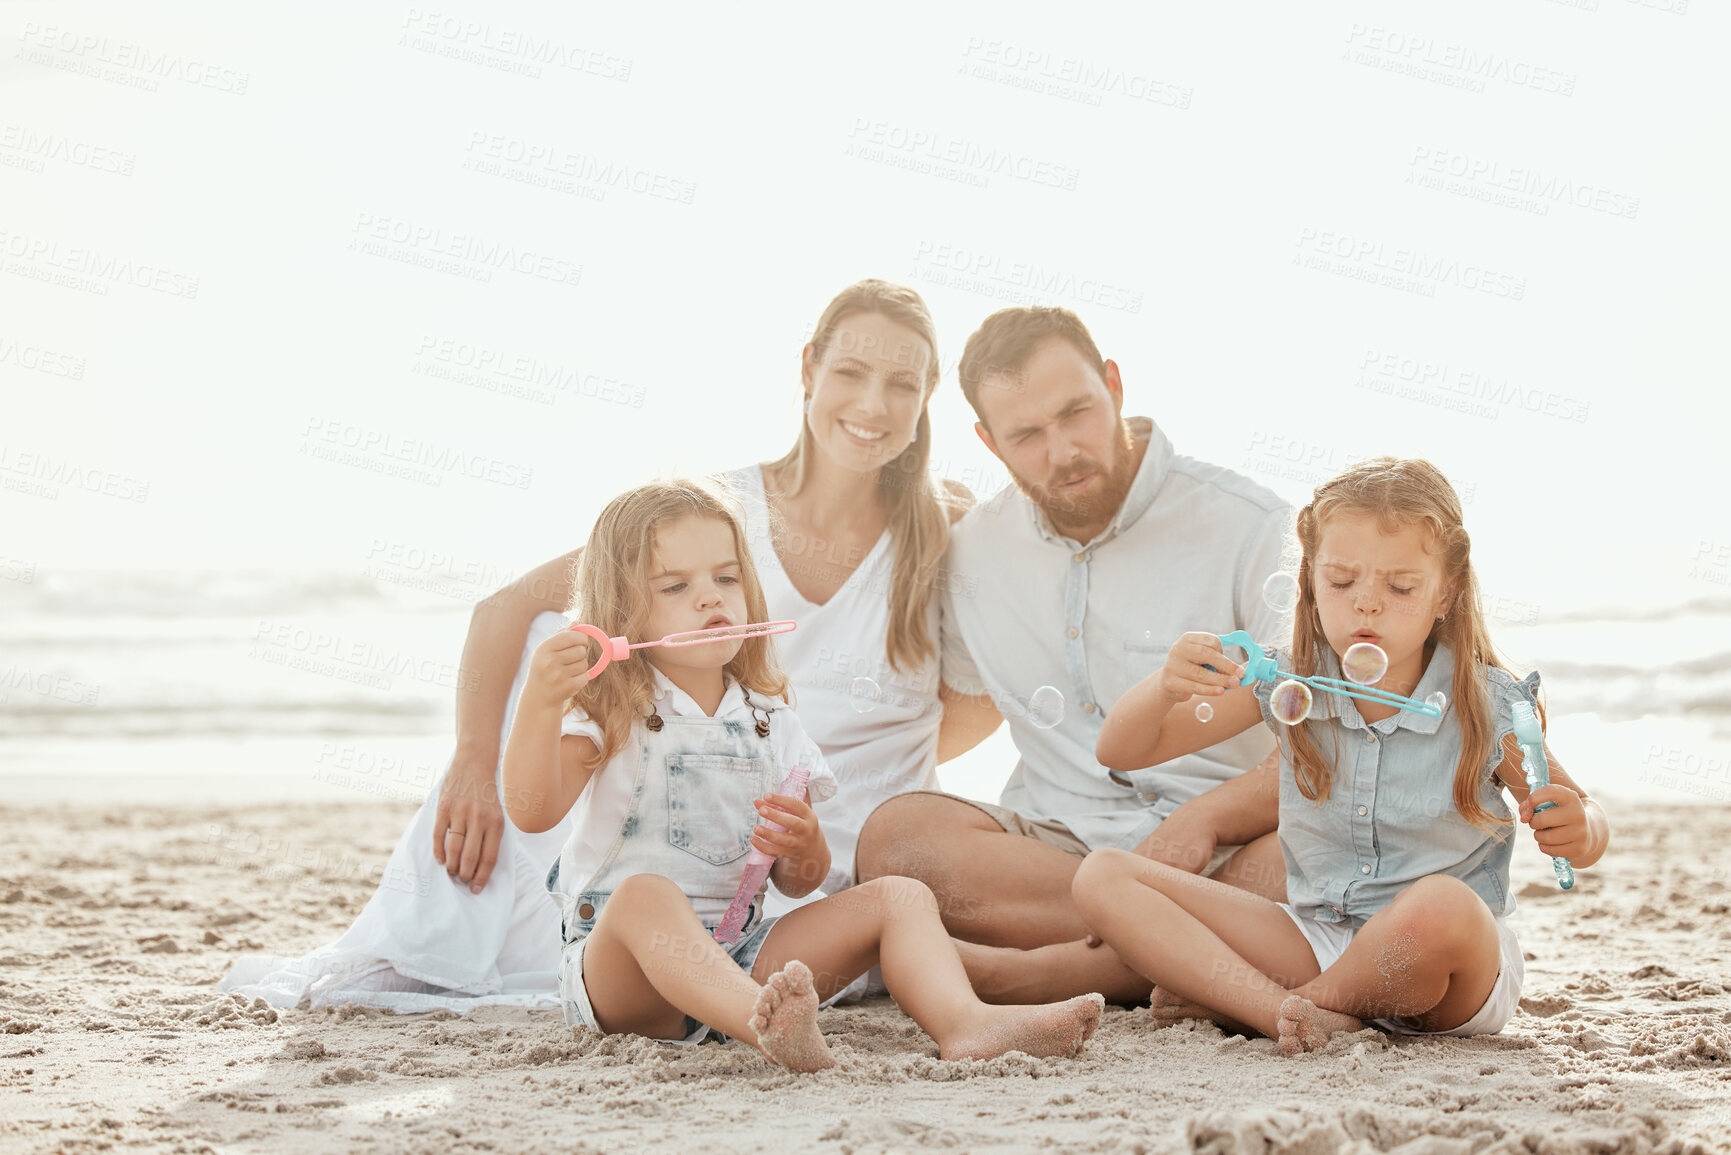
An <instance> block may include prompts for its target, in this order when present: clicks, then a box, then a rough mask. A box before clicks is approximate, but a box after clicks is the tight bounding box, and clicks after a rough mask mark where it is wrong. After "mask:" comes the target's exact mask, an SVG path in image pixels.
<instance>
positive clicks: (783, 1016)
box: [504, 482, 1102, 1071]
mask: <svg viewBox="0 0 1731 1155" xmlns="http://www.w3.org/2000/svg"><path fill="white" fill-rule="evenodd" d="M575 584H576V589H577V595H576V597H577V603H576V605H575V606H574V607H573V611H574V613H575V615H576V617H577V620H578V621H581V622H588V623H590V624H592V625H596V626H599V627H600V628H602V629H603V630H605V631H606V632H607V634H608V635H609V636H620V635H623V636H625V637H629V638H631V639H632V640H634V641H636V640H646V639H654V638H659V637H663V636H665V635H667V634H671V633H682V632H685V631H690V630H701V629H710V628H718V627H727V626H740V625H744V624H746V623H750V622H761V621H763V620H764V617H765V614H766V611H765V607H764V598H763V593H762V591H761V590H760V588H759V586H758V583H757V576H756V573H755V570H754V569H753V566H752V560H751V553H750V550H749V549H748V548H747V546H746V543H745V541H744V535H743V534H742V532H741V530H740V526H739V522H738V519H737V516H736V514H735V513H734V512H733V510H732V509H731V507H730V506H729V505H728V504H727V503H726V501H725V499H723V498H722V497H721V496H720V495H719V494H718V493H717V492H715V491H714V490H712V489H710V488H709V487H707V486H705V485H702V484H698V483H692V482H664V483H657V484H653V485H647V486H643V487H642V488H639V489H635V490H632V491H631V492H629V493H626V494H624V495H623V496H621V497H619V498H616V499H615V500H614V501H613V502H612V503H611V504H609V505H608V507H607V508H606V509H605V510H603V511H602V513H601V516H600V518H599V519H598V520H597V521H596V524H595V529H594V532H593V533H592V534H591V536H590V538H589V544H588V547H587V548H586V549H585V550H584V551H583V557H582V561H581V563H580V568H579V571H578V573H577V575H576V583H575ZM590 665H591V659H590V654H589V649H588V639H586V638H585V637H584V636H583V635H581V634H577V633H573V632H569V631H565V632H562V633H560V634H559V635H557V636H555V637H553V638H551V639H549V640H548V641H546V642H544V643H543V644H542V645H541V646H540V647H539V649H538V650H537V651H536V653H535V655H534V658H533V659H532V664H531V667H530V674H529V678H528V680H527V682H526V683H525V685H524V688H523V692H522V695H521V699H520V701H519V705H518V710H517V718H516V722H515V724H514V725H513V727H512V730H511V736H510V739H509V741H508V743H507V745H506V750H505V769H504V774H505V782H506V784H507V790H506V795H505V797H506V811H507V813H508V814H509V815H510V818H511V820H512V821H513V822H514V823H516V824H517V825H518V826H519V827H520V828H522V829H523V830H526V831H530V832H534V831H539V830H545V829H547V828H548V827H550V826H552V825H554V824H555V823H557V822H558V821H559V820H560V818H561V817H563V816H564V815H565V814H566V813H567V811H570V812H571V813H572V817H573V819H574V821H573V823H572V833H571V838H570V841H569V842H568V843H567V844H566V846H565V850H564V852H563V853H562V854H561V855H560V858H559V860H558V862H557V863H556V864H555V866H554V868H553V870H552V871H551V872H550V873H549V877H548V888H549V889H550V890H552V891H553V892H554V893H555V894H556V895H557V896H558V897H559V898H560V902H561V907H562V912H563V928H564V939H565V943H566V946H565V949H564V955H563V959H562V963H561V968H560V998H561V1000H562V1002H563V1003H564V1006H565V1016H566V1020H567V1021H568V1022H571V1023H582V1024H583V1025H585V1026H589V1027H594V1028H597V1029H599V1030H602V1031H606V1032H609V1033H612V1032H632V1033H636V1034H641V1035H647V1036H649V1037H651V1038H656V1039H661V1040H665V1041H668V1042H674V1043H688V1044H689V1043H697V1042H701V1041H702V1040H703V1039H704V1038H705V1037H706V1036H707V1035H709V1034H710V1033H711V1032H712V1031H713V1032H715V1033H718V1034H721V1035H723V1037H733V1038H739V1039H744V1040H746V1041H748V1042H751V1043H753V1044H754V1045H756V1047H757V1048H758V1049H759V1050H760V1051H762V1052H763V1053H764V1054H765V1055H766V1056H767V1057H769V1058H770V1059H771V1060H773V1061H774V1062H776V1063H779V1064H781V1065H782V1066H784V1067H788V1068H791V1069H794V1070H801V1071H813V1070H819V1069H822V1068H825V1067H828V1066H831V1065H833V1060H832V1059H831V1057H830V1053H829V1048H828V1046H827V1045H826V1044H825V1042H824V1039H823V1036H822V1034H821V1033H820V1032H819V1030H818V1027H817V1011H818V1007H819V1002H820V1000H823V999H827V998H829V997H830V996H832V995H834V994H836V993H839V992H840V991H842V990H843V989H844V988H846V987H847V985H848V984H849V983H850V982H851V981H852V980H853V979H854V978H856V977H857V976H859V975H861V974H863V973H865V972H866V971H867V970H870V969H871V968H872V967H873V966H879V965H881V967H882V970H883V976H884V982H885V984H886V985H887V986H888V987H889V990H890V993H891V994H892V995H894V996H895V998H896V1000H897V1001H898V1002H899V1003H900V1004H901V1006H902V1008H903V1009H904V1010H906V1011H907V1012H908V1013H909V1014H910V1015H911V1016H912V1017H913V1019H914V1021H915V1022H917V1023H919V1025H920V1026H921V1027H922V1028H924V1029H925V1030H926V1032H927V1033H928V1034H930V1035H931V1036H932V1037H933V1038H934V1039H935V1040H937V1043H938V1047H939V1052H940V1054H941V1055H942V1056H943V1057H944V1058H989V1057H992V1056H996V1055H1000V1054H1003V1053H1005V1052H1008V1051H1011V1050H1020V1051H1025V1052H1027V1053H1029V1054H1034V1055H1042V1056H1050V1055H1070V1054H1074V1053H1076V1051H1078V1050H1079V1049H1080V1048H1081V1046H1082V1044H1083V1043H1084V1042H1085V1041H1086V1040H1087V1039H1088V1037H1089V1036H1090V1035H1091V1034H1092V1033H1093V1030H1094V1028H1095V1026H1096V1025H1097V1024H1098V1022H1099V1017H1100V1008H1101V1003H1102V1000H1101V998H1100V996H1099V995H1089V996H1084V997H1082V998H1077V999H1071V1000H1069V1001H1068V1002H1064V1003H1052V1004H1047V1005H1044V1006H988V1005H986V1004H985V1003H982V1002H981V1001H980V1000H979V999H978V998H976V997H975V996H974V992H973V989H972V988H971V987H970V986H969V984H968V980H967V976H966V974H965V973H964V972H963V970H962V964H961V961H960V960H959V958H958V957H957V955H956V950H955V947H954V945H953V944H952V943H951V941H950V937H949V933H948V932H947V931H946V930H945V929H944V926H943V922H942V919H941V918H940V917H939V914H938V909H937V904H936V902H935V901H934V900H933V898H932V895H931V892H930V891H929V890H928V889H927V888H926V887H925V886H924V885H923V884H921V883H919V882H916V881H913V880H911V879H905V878H883V879H876V880H874V881H872V882H868V883H865V884H863V885H861V886H857V887H854V888H852V889H851V890H847V891H845V892H843V893H842V894H840V895H837V896H834V897H831V898H826V899H822V900H820V901H818V902H815V903H812V904H810V905H807V906H804V907H801V908H800V909H798V910H795V911H793V912H791V913H789V914H787V915H785V916H783V917H781V918H779V919H773V918H767V919H766V918H764V917H763V916H762V909H761V908H762V895H761V894H760V895H759V897H758V899H757V901H756V902H754V903H753V905H752V908H751V913H750V914H749V915H748V917H747V920H746V923H745V927H744V930H743V931H742V932H741V936H740V938H739V939H738V940H737V941H736V942H734V943H733V944H731V945H730V946H728V947H723V946H721V945H719V944H717V943H716V941H715V939H714V930H715V928H716V927H717V926H718V925H719V924H720V922H721V920H722V917H723V914H724V913H725V911H726V908H727V906H728V904H729V902H730V901H731V900H732V898H733V896H734V893H735V891H736V890H737V888H738V887H739V884H740V879H741V877H742V876H743V874H744V871H745V860H746V856H747V854H748V853H749V852H750V851H751V850H752V848H754V847H755V848H756V849H758V850H760V851H762V852H763V853H765V854H768V855H771V856H772V857H774V858H775V864H774V866H773V868H772V869H771V872H770V879H771V880H772V881H773V882H774V883H775V885H776V886H777V888H779V889H780V890H781V891H782V893H784V894H786V895H788V896H789V897H793V898H797V897H801V896H804V895H806V894H808V893H810V892H811V891H812V890H813V889H815V888H816V887H817V886H818V884H819V883H820V882H821V881H822V880H823V879H824V877H825V875H826V874H827V873H828V872H829V867H830V856H829V849H828V847H827V845H826V844H825V841H824V836H823V831H822V830H821V829H820V827H819V825H818V821H817V818H816V816H815V815H814V814H813V812H812V808H811V805H810V801H811V800H812V799H815V800H818V801H822V800H823V799H825V798H828V797H829V796H831V795H833V794H834V792H835V789H836V784H835V778H834V776H833V775H832V774H831V773H830V771H829V770H828V768H827V767H825V766H824V764H823V758H822V755H821V753H820V752H819V750H818V747H817V745H816V743H814V742H813V741H812V740H811V739H810V738H809V737H807V736H806V734H805V732H804V730H803V729H802V728H801V727H800V724H799V721H798V720H797V719H796V718H795V717H794V714H793V711H792V710H791V709H789V708H788V706H787V704H786V703H785V701H784V700H783V699H784V696H785V693H786V690H787V679H786V677H785V676H784V675H783V674H782V672H781V671H780V670H779V669H778V668H777V666H776V664H775V660H774V657H773V654H772V651H771V648H770V641H769V639H768V638H767V637H762V636H759V637H753V638H745V639H739V638H730V639H726V640H722V641H716V642H711V643H706V644H703V645H699V646H690V647H655V648H650V649H648V650H645V651H640V652H639V653H638V655H637V657H636V658H635V659H632V660H628V661H621V662H618V663H616V664H614V665H611V666H609V667H608V668H607V669H606V670H605V671H604V672H603V673H602V674H601V675H600V676H598V677H596V678H594V679H593V680H591V679H590V678H589V677H588V670H589V669H590ZM801 764H803V765H804V766H806V767H807V768H808V769H809V770H810V772H811V774H810V779H809V783H808V786H807V791H806V796H805V797H793V796H791V795H784V794H780V793H777V791H778V790H779V788H780V784H781V782H782V781H783V779H784V777H785V776H786V774H787V772H788V771H789V770H790V769H792V768H793V767H794V766H796V765H801ZM771 821H773V822H775V823H776V824H778V825H779V826H782V827H784V828H785V830H782V831H777V830H775V829H773V828H772V827H770V826H768V825H766V823H768V822H771Z"/></svg>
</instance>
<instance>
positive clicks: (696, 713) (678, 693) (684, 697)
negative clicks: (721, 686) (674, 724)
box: [649, 666, 747, 718]
mask: <svg viewBox="0 0 1731 1155" xmlns="http://www.w3.org/2000/svg"><path fill="white" fill-rule="evenodd" d="M649 672H650V677H651V678H652V679H653V683H654V695H655V696H654V698H653V699H652V702H653V704H654V707H655V712H656V713H657V714H671V715H672V716H673V717H675V718H704V717H708V716H709V715H706V714H705V713H704V712H703V710H702V708H701V707H699V706H698V704H697V702H696V701H695V700H693V698H692V697H691V695H690V694H687V693H686V692H685V691H684V690H681V689H680V688H679V687H678V686H675V685H674V684H673V680H672V679H671V678H669V677H668V676H667V675H666V674H664V673H662V672H661V671H660V670H658V669H656V668H655V667H654V666H650V667H649ZM722 677H723V678H726V680H727V688H726V689H725V690H723V691H722V692H721V704H720V705H719V706H717V707H716V708H715V715H714V716H715V717H717V718H725V717H727V716H728V715H730V714H735V713H738V712H739V711H741V710H744V709H746V708H747V707H746V703H745V693H744V692H743V691H742V690H741V689H740V688H739V683H738V682H736V681H734V680H733V679H732V678H731V677H728V676H727V675H726V674H723V675H722Z"/></svg>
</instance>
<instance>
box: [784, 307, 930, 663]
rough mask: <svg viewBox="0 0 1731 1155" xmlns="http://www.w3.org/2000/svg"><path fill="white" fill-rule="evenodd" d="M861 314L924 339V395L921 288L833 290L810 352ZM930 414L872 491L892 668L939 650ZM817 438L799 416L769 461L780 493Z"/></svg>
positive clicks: (819, 356)
mask: <svg viewBox="0 0 1731 1155" xmlns="http://www.w3.org/2000/svg"><path fill="white" fill-rule="evenodd" d="M858 313H878V314H881V315H882V316H884V317H887V318H888V319H889V320H891V321H894V322H895V323H896V324H898V325H904V326H906V327H907V328H909V329H912V330H913V331H914V332H916V333H918V334H919V335H920V336H921V337H923V338H924V339H925V342H926V344H927V345H928V346H930V349H931V360H930V361H929V362H928V364H927V368H926V380H925V398H924V401H925V402H929V401H930V400H931V395H932V391H933V390H934V389H936V388H937V384H938V328H937V325H936V324H935V323H934V322H933V321H932V314H931V311H930V310H929V309H927V308H926V303H925V301H924V300H923V299H921V297H920V295H919V294H918V293H916V292H914V290H912V289H910V288H908V287H907V286H905V285H896V284H891V283H890V282H888V281H879V280H864V281H859V282H857V283H856V284H852V285H849V286H848V287H847V288H845V289H843V290H842V291H841V292H840V293H838V294H836V297H835V299H834V300H832V301H831V302H830V303H829V307H828V308H826V309H825V310H824V311H823V316H821V317H819V318H818V321H817V328H816V330H814V331H813V333H812V337H811V343H810V346H809V348H810V350H811V355H812V359H813V360H815V361H822V360H823V357H824V354H825V353H826V352H827V351H828V349H829V344H830V341H831V339H832V338H833V337H834V336H835V330H836V326H837V325H839V324H841V322H842V321H844V320H846V319H847V318H848V317H851V316H854V315H855V314H858ZM931 451H932V426H931V418H930V416H929V414H928V413H927V411H926V409H925V408H924V407H922V408H921V410H920V420H919V424H918V426H917V427H916V428H915V430H914V439H913V442H912V443H911V444H909V445H908V447H907V448H906V449H904V450H902V452H901V453H900V454H899V455H898V456H897V457H896V458H895V459H894V460H892V461H890V462H888V463H886V464H885V465H884V466H883V468H881V469H879V470H878V484H877V492H876V498H877V503H878V508H879V509H881V510H882V511H883V514H884V520H885V522H886V523H887V525H888V530H889V535H890V543H891V544H892V545H893V546H895V567H894V569H893V570H892V571H891V574H890V591H889V602H890V628H889V637H888V640H887V641H886V642H885V645H884V650H885V655H884V656H885V657H886V658H887V659H888V661H889V664H890V666H891V668H892V669H895V670H898V671H900V670H905V669H908V668H910V667H913V666H917V665H919V664H920V663H921V662H923V661H925V660H926V659H927V658H929V657H931V656H932V655H933V654H935V653H936V652H937V639H936V638H934V637H932V636H931V631H929V630H928V629H926V607H927V605H928V604H929V603H930V601H931V595H932V582H933V579H934V578H935V577H936V576H937V572H938V569H939V567H940V566H941V565H942V563H943V559H944V551H945V550H946V549H947V548H948V547H949V544H950V519H949V514H948V513H947V512H946V504H945V503H946V502H947V501H949V500H950V499H949V498H947V497H946V496H944V495H942V494H941V493H940V491H939V489H938V487H937V486H935V485H933V484H932V479H931V475H930V474H929V473H928V472H927V471H926V470H927V464H928V462H929V461H930V459H931ZM816 452H817V444H816V442H815V441H814V440H813V438H812V433H811V426H810V425H808V424H806V423H805V422H803V421H802V422H801V423H800V430H799V440H797V441H795V442H794V445H793V448H792V449H790V450H788V452H787V453H786V455H784V456H783V457H782V458H780V459H779V460H777V461H772V462H770V463H769V468H770V470H771V471H772V472H773V473H774V475H775V476H776V478H777V479H778V481H779V484H780V487H781V489H782V492H783V493H785V494H787V495H788V496H793V495H794V494H797V493H798V492H799V491H800V489H801V488H803V487H804V485H805V471H806V468H807V465H808V463H809V462H810V460H811V456H812V454H814V453H816Z"/></svg>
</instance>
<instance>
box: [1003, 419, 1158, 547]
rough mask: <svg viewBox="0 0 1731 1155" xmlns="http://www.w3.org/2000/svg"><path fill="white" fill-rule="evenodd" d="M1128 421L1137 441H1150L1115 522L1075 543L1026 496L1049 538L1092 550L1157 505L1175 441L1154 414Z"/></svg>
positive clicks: (1036, 522)
mask: <svg viewBox="0 0 1731 1155" xmlns="http://www.w3.org/2000/svg"><path fill="white" fill-rule="evenodd" d="M1124 424H1126V425H1128V426H1129V427H1130V436H1131V438H1132V439H1133V440H1136V441H1146V442H1147V443H1148V448H1147V450H1146V451H1145V452H1144V453H1143V454H1142V465H1141V467H1140V468H1139V469H1137V470H1136V476H1135V477H1134V478H1133V479H1132V480H1131V482H1130V491H1129V492H1128V493H1126V494H1125V495H1124V500H1123V501H1122V502H1120V503H1119V505H1118V512H1117V513H1116V514H1114V515H1113V517H1112V521H1111V523H1110V524H1108V525H1107V526H1106V528H1105V529H1104V530H1102V531H1101V532H1100V536H1098V537H1096V538H1095V539H1094V540H1093V541H1090V542H1074V541H1072V540H1071V539H1069V538H1067V537H1065V536H1064V535H1063V534H1061V533H1059V532H1058V531H1057V530H1055V529H1053V528H1052V522H1051V519H1049V518H1048V517H1047V516H1046V511H1045V510H1043V509H1041V508H1040V507H1039V506H1038V505H1037V504H1035V503H1034V501H1033V499H1031V498H1024V499H1025V500H1027V502H1028V508H1029V510H1030V512H1031V514H1032V516H1033V519H1034V528H1035V529H1037V530H1038V531H1039V533H1040V536H1041V537H1043V538H1045V539H1046V540H1047V541H1050V542H1054V543H1059V544H1062V545H1065V546H1066V547H1071V548H1073V547H1075V546H1076V545H1082V546H1083V547H1084V548H1089V549H1092V548H1093V547H1095V546H1100V545H1105V544H1106V543H1107V542H1109V541H1111V540H1112V539H1113V538H1115V537H1117V536H1118V535H1119V534H1120V533H1122V532H1123V531H1124V530H1125V529H1126V528H1128V527H1129V526H1132V525H1134V524H1136V520H1137V519H1138V518H1140V517H1141V516H1142V515H1143V514H1144V513H1147V512H1148V507H1149V506H1150V505H1153V504H1154V495H1155V494H1157V493H1159V492H1160V487H1161V486H1162V485H1164V484H1165V483H1166V475H1167V474H1168V473H1169V472H1171V469H1172V457H1173V453H1172V442H1171V440H1170V439H1168V438H1167V436H1166V434H1164V433H1162V432H1161V431H1160V427H1159V426H1158V425H1156V424H1154V419H1153V418H1151V417H1126V418H1125V419H1124Z"/></svg>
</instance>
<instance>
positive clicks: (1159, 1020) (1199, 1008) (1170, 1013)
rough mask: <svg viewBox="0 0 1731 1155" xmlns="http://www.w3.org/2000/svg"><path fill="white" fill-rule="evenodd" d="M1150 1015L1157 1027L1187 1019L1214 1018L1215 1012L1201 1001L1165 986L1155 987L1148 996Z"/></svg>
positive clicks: (1168, 1025) (1172, 1024) (1171, 1024)
mask: <svg viewBox="0 0 1731 1155" xmlns="http://www.w3.org/2000/svg"><path fill="white" fill-rule="evenodd" d="M1148 1017H1149V1018H1151V1019H1153V1020H1154V1025H1155V1026H1157V1027H1170V1026H1175V1025H1177V1024H1178V1023H1181V1022H1183V1021H1184V1020H1185V1019H1214V1018H1215V1015H1214V1012H1213V1011H1211V1010H1209V1009H1208V1008H1207V1007H1205V1006H1203V1005H1202V1004H1201V1003H1193V1002H1190V1001H1189V1000H1188V999H1185V998H1182V997H1180V996H1178V995H1175V994H1173V993H1172V992H1171V991H1169V990H1167V989H1166V988H1165V987H1155V988H1154V990H1153V992H1152V993H1151V994H1150V995H1149V996H1148Z"/></svg>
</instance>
